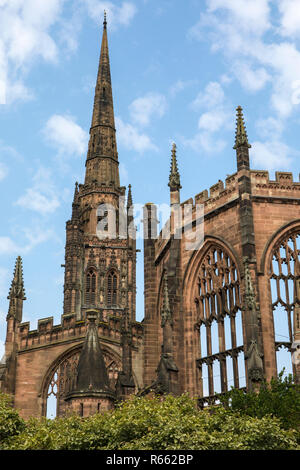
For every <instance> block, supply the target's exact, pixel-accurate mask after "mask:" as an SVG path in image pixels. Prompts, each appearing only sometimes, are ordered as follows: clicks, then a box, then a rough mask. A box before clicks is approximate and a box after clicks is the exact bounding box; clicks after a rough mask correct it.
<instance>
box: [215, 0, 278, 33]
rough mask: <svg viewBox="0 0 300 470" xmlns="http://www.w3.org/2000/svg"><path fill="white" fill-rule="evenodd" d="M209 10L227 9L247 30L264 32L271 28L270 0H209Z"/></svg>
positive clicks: (231, 16)
mask: <svg viewBox="0 0 300 470" xmlns="http://www.w3.org/2000/svg"><path fill="white" fill-rule="evenodd" d="M207 4H208V12H209V13H213V12H215V11H217V10H220V9H221V10H223V11H225V12H226V13H227V14H228V15H229V16H230V18H231V20H232V22H234V23H237V24H238V25H239V27H240V28H241V29H243V30H244V31H246V32H250V33H255V34H263V33H265V32H266V31H267V30H268V29H269V28H270V6H269V5H270V0H251V1H249V0H208V2H207Z"/></svg>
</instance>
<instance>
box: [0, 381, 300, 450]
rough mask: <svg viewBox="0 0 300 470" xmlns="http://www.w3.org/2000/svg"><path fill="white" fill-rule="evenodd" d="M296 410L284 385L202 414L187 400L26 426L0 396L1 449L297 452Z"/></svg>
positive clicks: (298, 405)
mask: <svg viewBox="0 0 300 470" xmlns="http://www.w3.org/2000/svg"><path fill="white" fill-rule="evenodd" d="M299 409H300V398H299V387H298V386H296V385H295V384H293V383H292V381H291V379H285V380H282V377H280V378H279V379H276V380H273V382H271V384H269V385H268V384H264V385H263V386H262V387H261V390H260V391H259V392H258V393H248V394H246V395H245V394H243V392H240V391H236V390H233V391H232V392H229V394H228V395H227V397H226V399H225V400H224V403H223V405H221V406H212V407H209V408H207V409H204V410H199V409H198V408H197V405H196V400H194V399H192V398H190V397H189V396H188V395H182V396H180V397H174V396H172V395H166V396H163V397H161V396H159V397H153V396H152V397H150V396H148V397H136V396H134V397H132V398H130V399H129V400H127V401H125V402H122V403H121V404H119V405H118V406H117V407H116V409H115V410H113V411H110V412H106V413H104V414H96V415H94V416H91V417H89V418H84V419H83V418H80V417H78V416H74V415H73V416H69V417H65V418H56V419H54V420H49V419H46V418H41V419H36V418H31V419H30V420H28V421H27V422H25V421H24V420H23V419H21V418H20V416H19V414H18V412H17V411H16V410H15V409H13V408H12V407H11V405H10V401H9V397H7V396H5V395H1V394H0V449H3V450H5V449H7V450H8V449H10V450H292V449H299V448H300V445H299V444H300V439H299ZM289 410H290V411H289Z"/></svg>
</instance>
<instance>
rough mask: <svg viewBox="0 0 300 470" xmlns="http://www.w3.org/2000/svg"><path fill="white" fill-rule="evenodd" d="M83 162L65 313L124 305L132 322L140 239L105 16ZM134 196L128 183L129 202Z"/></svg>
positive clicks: (103, 315) (118, 311) (70, 230)
mask: <svg viewBox="0 0 300 470" xmlns="http://www.w3.org/2000/svg"><path fill="white" fill-rule="evenodd" d="M85 166H86V172H85V181H84V184H80V185H78V184H77V183H76V187H75V193H74V200H73V210H72V218H71V220H69V221H68V222H67V228H66V229H67V235H66V252H65V283H64V314H74V313H75V314H76V318H77V320H81V319H84V318H85V313H86V311H87V310H88V309H91V308H93V309H94V310H96V311H97V312H98V315H99V318H100V319H104V320H105V319H107V318H108V315H110V314H113V315H116V316H118V317H122V316H123V315H124V311H125V309H126V311H127V310H128V312H129V319H130V320H131V321H132V320H135V296H136V268H135V265H136V249H135V247H136V244H135V240H132V239H127V230H126V227H127V221H128V220H129V219H130V216H127V213H128V210H129V208H126V207H125V187H121V186H120V178H119V162H118V152H117V142H116V130H115V120H114V106H113V96H112V85H111V74H110V63H109V51H108V41H107V23H106V18H105V19H104V23H103V36H102V45H101V54H100V61H99V69H98V76H97V83H96V89H95V99H94V108H93V116H92V124H91V129H90V140H89V145H88V153H87V159H86V164H85ZM131 198H132V196H131V188H130V189H129V195H128V202H129V201H130V200H132V199H131ZM127 206H128V204H127Z"/></svg>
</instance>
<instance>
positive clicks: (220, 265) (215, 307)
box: [195, 245, 246, 397]
mask: <svg viewBox="0 0 300 470" xmlns="http://www.w3.org/2000/svg"><path fill="white" fill-rule="evenodd" d="M195 307H196V312H197V328H199V329H200V338H199V339H200V351H201V357H200V358H199V359H198V360H197V366H198V369H199V376H200V393H201V396H202V397H213V396H215V395H216V394H218V393H224V392H226V391H227V390H229V389H230V388H231V386H234V387H235V388H241V387H244V386H245V383H246V382H245V363H244V348H243V326H242V313H241V302H240V282H239V278H238V272H237V267H236V265H235V263H234V261H233V259H232V258H231V257H230V256H229V254H227V253H226V252H224V251H223V249H222V248H221V247H218V246H216V245H214V246H212V247H211V248H210V249H209V250H208V252H207V253H206V255H205V257H204V259H203V261H202V263H201V265H200V267H199V271H198V280H197V286H196V296H195Z"/></svg>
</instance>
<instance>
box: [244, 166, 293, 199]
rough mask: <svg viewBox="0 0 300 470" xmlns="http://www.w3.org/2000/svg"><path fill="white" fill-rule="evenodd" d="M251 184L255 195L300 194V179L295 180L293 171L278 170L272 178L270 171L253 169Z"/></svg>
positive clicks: (286, 195)
mask: <svg viewBox="0 0 300 470" xmlns="http://www.w3.org/2000/svg"><path fill="white" fill-rule="evenodd" d="M250 173H251V186H252V194H253V195H254V196H269V197H270V196H271V197H272V196H273V197H289V196H290V197H292V198H294V197H296V198H299V195H300V180H299V181H295V180H294V178H293V173H291V172H286V171H276V172H275V180H271V179H270V177H269V172H268V171H259V170H251V172H250Z"/></svg>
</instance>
